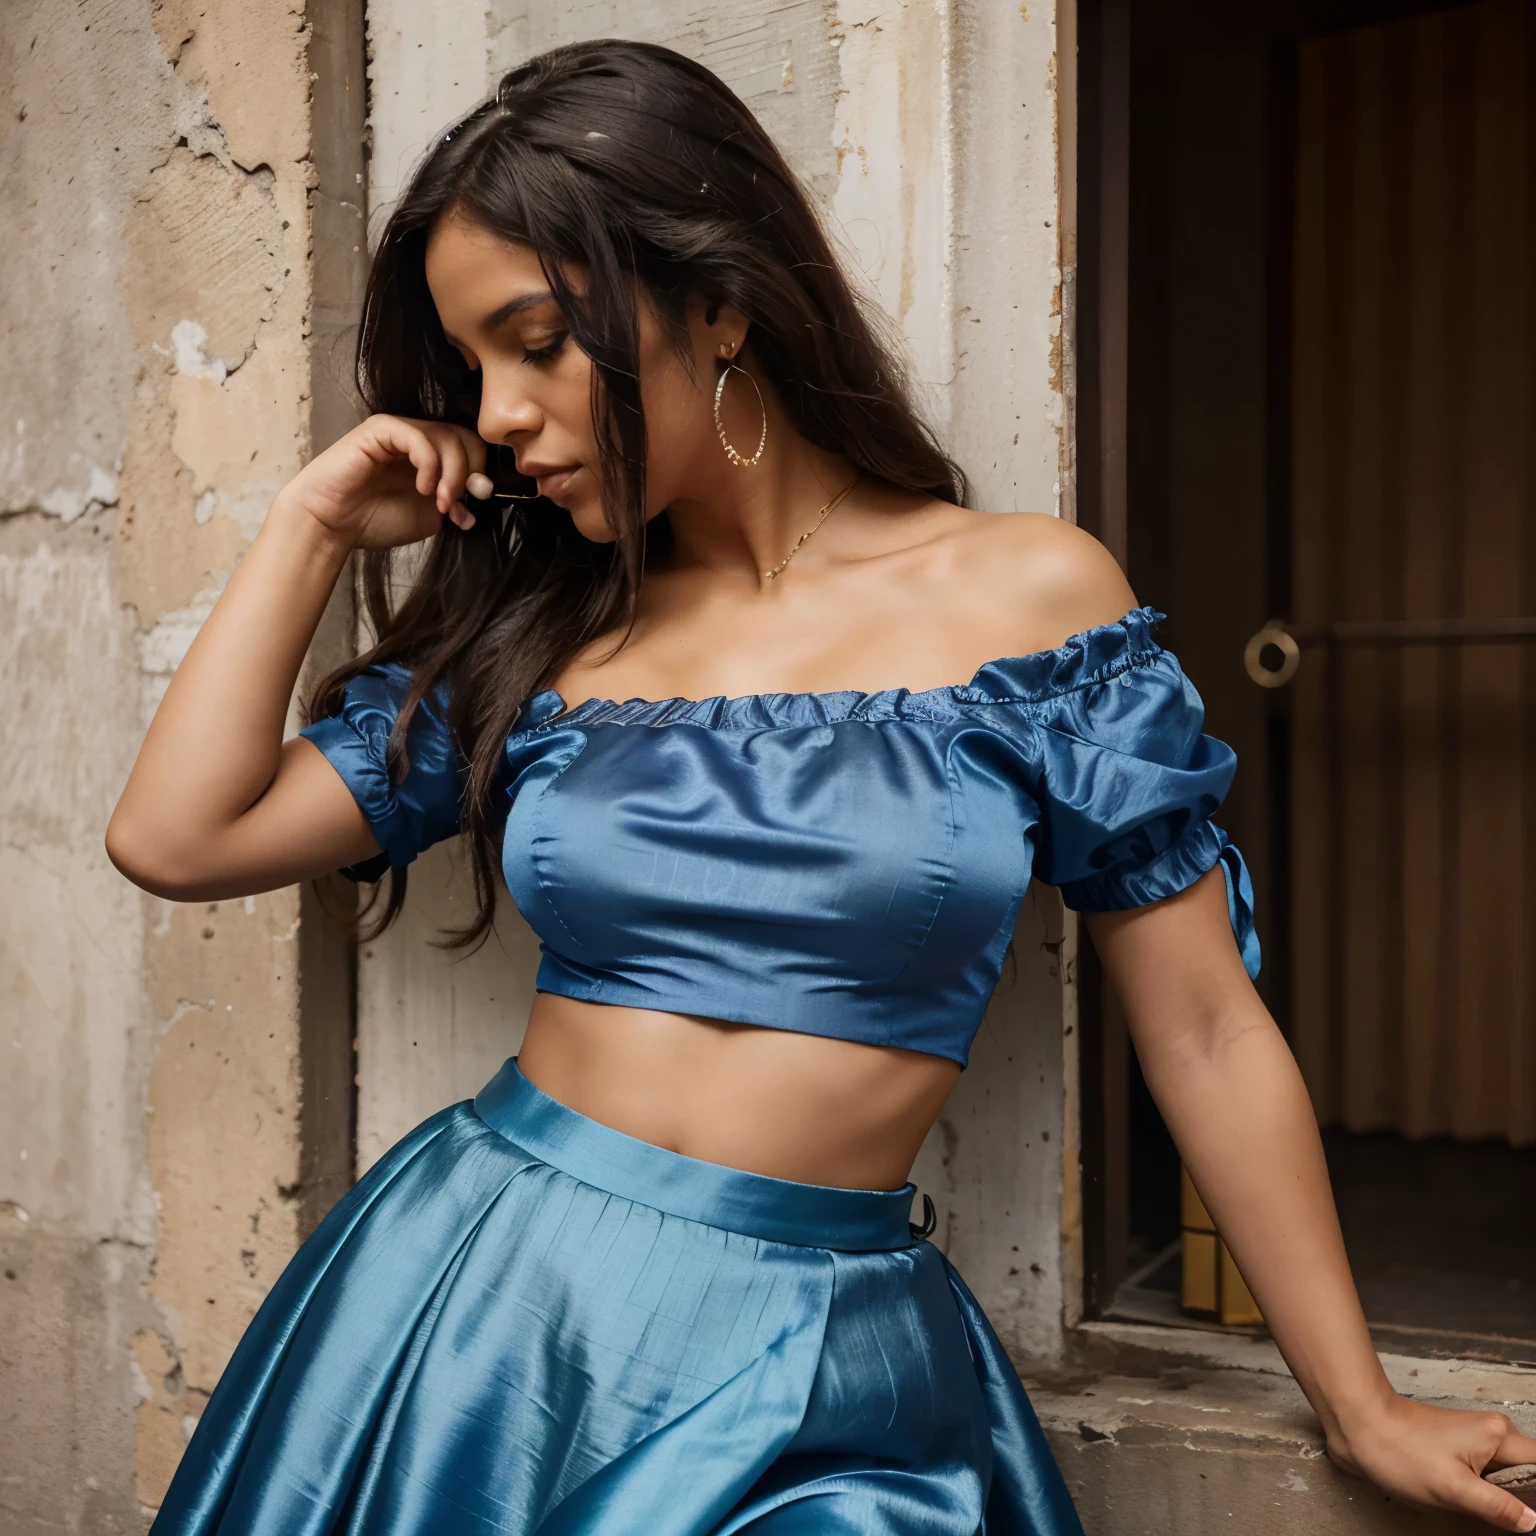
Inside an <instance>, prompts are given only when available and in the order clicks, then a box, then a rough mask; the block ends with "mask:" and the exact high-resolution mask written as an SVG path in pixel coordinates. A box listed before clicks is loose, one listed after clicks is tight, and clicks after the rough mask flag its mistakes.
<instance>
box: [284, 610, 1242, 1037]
mask: <svg viewBox="0 0 1536 1536" xmlns="http://www.w3.org/2000/svg"><path fill="white" fill-rule="evenodd" d="M1161 617H1162V615H1161V614H1158V613H1156V612H1154V611H1153V610H1152V609H1149V608H1139V609H1135V610H1133V611H1132V612H1131V613H1129V614H1127V615H1126V616H1125V618H1123V619H1121V620H1120V621H1119V622H1118V623H1115V624H1105V625H1101V626H1099V627H1098V628H1096V629H1090V630H1086V631H1084V632H1083V633H1082V634H1080V635H1075V636H1073V637H1072V639H1070V640H1068V641H1067V642H1066V644H1064V645H1062V646H1061V647H1059V648H1058V649H1056V650H1053V651H1042V652H1039V653H1036V654H1035V655H1031V656H1018V657H1011V658H1007V659H1004V660H1000V661H992V662H988V663H986V664H985V665H984V666H982V667H981V668H980V669H979V670H978V671H977V672H976V675H975V676H974V677H973V678H972V679H971V681H970V682H969V683H966V684H964V685H962V686H952V687H945V688H931V689H927V690H924V691H923V692H918V693H914V692H910V691H909V690H907V689H891V690H888V691H886V692H883V693H857V692H837V693H810V694H808V693H774V694H756V695H752V696H750V697H746V698H734V699H727V698H713V699H703V700H690V699H665V700H660V701H646V700H640V699H632V700H630V701H629V702H628V703H624V704H617V703H613V702H611V701H609V700H602V699H589V700H588V701H587V702H586V703H584V704H578V705H576V706H575V708H567V707H566V704H565V702H564V700H562V699H561V697H560V695H559V694H558V693H556V692H554V691H553V690H549V691H545V692H542V693H539V694H536V695H535V696H534V697H533V698H532V699H531V700H530V701H529V704H528V707H527V709H526V710H525V711H524V714H523V717H522V719H521V720H520V722H519V724H518V728H517V729H516V730H515V731H514V732H513V733H512V735H511V736H510V737H509V738H508V740H507V746H506V774H505V779H504V781H503V783H502V786H501V787H500V788H499V789H498V795H501V794H504V795H505V797H506V799H505V812H506V834H505V838H504V842H503V855H502V859H503V862H502V868H503V872H504V873H505V875H506V881H507V887H508V889H509V890H510V891H511V893H512V897H513V899H514V901H515V902H516V903H517V906H518V909H519V910H520V911H521V912H522V914H523V916H524V917H525V918H526V919H527V920H528V922H529V923H530V924H531V925H532V927H533V929H534V931H535V932H536V933H537V934H538V935H539V938H540V939H541V940H542V943H541V946H540V949H541V954H542V957H543V958H542V962H541V964H540V966H539V973H538V979H537V986H538V988H539V990H541V991H545V992H556V993H559V994H561V995H563V996H565V997H572V998H577V999H580V1000H582V1001H585V1002H594V1003H610V1004H623V1005H627V1006H630V1007H635V1008H655V1009H661V1010H664V1011H667V1012H672V1013H690V1014H698V1015H703V1016H705V1017H709V1018H716V1019H728V1020H733V1021H735V1022H738V1023H743V1024H760V1025H765V1026H769V1027H772V1028H777V1029H790V1030H797V1031H801V1032H803V1033H807V1034H815V1035H830V1036H833V1037H835V1038H838V1039H844V1040H859V1041H866V1042H869V1043H871V1044H875V1045H893V1046H900V1047H903V1048H904V1049H907V1050H912V1051H922V1052H926V1053H929V1054H932V1055H936V1056H945V1057H949V1058H950V1059H952V1060H954V1061H957V1062H960V1063H961V1064H962V1065H964V1063H965V1060H966V1055H967V1052H968V1050H969V1048H970V1043H971V1040H972V1038H973V1037H974V1035H975V1033H976V1029H977V1027H978V1025H979V1024H980V1022H981V1015H982V1010H983V1009H984V1008H985V1006H986V1003H987V999H988V998H989V997H990V996H991V993H992V989H993V987H994V986H995V985H996V982H997V978H998V975H999V972H1000V970H1001V967H1002V962H1003V954H1004V951H1005V950H1006V948H1007V945H1008V940H1009V937H1010V936H1011V934H1012V931H1013V925H1014V920H1015V917H1016V915H1017V913H1018V909H1019V903H1020V902H1021V901H1022V899H1023V896H1024V892H1025V889H1026V887H1027V886H1028V885H1029V882H1030V879H1031V878H1032V877H1033V876H1038V877H1039V878H1040V879H1042V880H1044V881H1046V882H1047V883H1048V884H1051V885H1055V886H1059V887H1060V888H1061V892H1062V895H1063V897H1064V898H1065V900H1066V902H1067V904H1068V905H1069V906H1071V907H1073V908H1076V909H1078V910H1084V911H1109V910H1116V909H1122V908H1127V907H1137V906H1144V905H1146V904H1147V903H1149V902H1153V901H1157V900H1159V899H1160V898H1162V897H1164V896H1169V895H1172V894H1173V893H1174V892H1176V891H1180V890H1183V889H1184V888H1185V887H1186V886H1188V885H1190V884H1191V883H1193V882H1194V881H1195V880H1196V879H1198V878H1199V877H1200V876H1201V875H1202V874H1204V873H1205V872H1206V871H1207V870H1209V869H1211V868H1213V867H1214V866H1215V865H1217V864H1218V863H1219V864H1221V866H1222V868H1223V872H1224V873H1225V875H1226V881H1227V894H1228V908H1229V912H1230V915H1231V918H1232V927H1233V931H1234V934H1235V935H1236V938H1237V942H1238V946H1239V948H1240V950H1241V952H1242V956H1243V961H1244V963H1245V965H1246V966H1247V968H1248V971H1249V974H1250V975H1256V974H1257V972H1258V963H1259V950H1258V942H1257V939H1256V938H1255V935H1254V931H1253V915H1252V902H1253V893H1252V887H1251V885H1250V883H1249V880H1248V874H1247V870H1246V869H1245V867H1244V865H1243V861H1242V857H1241V855H1240V854H1239V853H1238V851H1237V849H1236V848H1235V847H1233V846H1232V844H1231V843H1230V842H1229V841H1228V840H1227V837H1226V835H1225V834H1224V833H1223V832H1221V831H1220V830H1219V829H1218V828H1217V827H1215V826H1213V825H1212V823H1211V819H1210V818H1211V816H1212V815H1213V813H1214V812H1215V811H1216V809H1217V807H1218V806H1219V805H1220V804H1221V801H1222V798H1223V796H1224V795H1225V794H1226V792H1227V788H1228V786H1229V785H1230V784H1231V782H1232V775H1233V772H1234V770H1235V768H1236V758H1235V756H1234V754H1233V753H1232V750H1231V749H1230V748H1229V747H1227V746H1225V745H1224V744H1223V743H1221V742H1219V741H1216V740H1214V739H1213V738H1211V737H1209V736H1205V735H1202V734H1201V725H1202V722H1203V719H1204V710H1203V708H1202V706H1201V703H1200V698H1199V696H1198V694H1196V692H1195V690H1194V688H1193V687H1192V686H1191V685H1190V683H1189V681H1188V680H1187V679H1186V678H1185V676H1184V674H1183V672H1182V671H1181V669H1180V667H1179V664H1178V662H1177V661H1176V660H1175V659H1174V657H1173V656H1172V655H1171V654H1170V653H1169V652H1167V651H1165V650H1163V649H1162V648H1161V647H1159V646H1158V645H1157V643H1156V641H1155V640H1154V639H1153V638H1152V629H1153V626H1154V624H1155V623H1156V622H1157V621H1158V620H1159V619H1160V618H1161ZM408 680H409V673H408V670H407V669H406V668H405V667H404V666H402V665H399V664H390V665H385V666H381V667H376V668H372V669H370V670H369V671H367V672H365V673H364V674H362V675H361V676H359V677H357V678H355V679H354V680H353V681H352V682H351V683H350V684H349V685H348V687H347V690H346V694H345V697H344V699H343V702H342V705H341V710H340V713H339V714H336V715H334V716H332V717H330V718H327V719H324V720H319V721H316V722H315V724H313V725H311V726H310V727H309V728H308V729H307V730H306V731H305V732H304V735H305V736H307V737H308V738H309V739H310V741H312V742H313V743H314V744H315V745H316V746H317V747H319V749H320V750H321V751H322V752H323V753H324V754H325V755H326V757H327V758H328V759H329V760H330V761H331V763H332V764H333V765H334V766H335V768H336V770H337V772H338V773H340V775H341V776H342V778H343V779H344V780H345V781H346V783H347V786H348V787H349V788H350V789H351V791H352V793H353V794H354V795H355V796H356V798H357V801H358V803H359V805H360V806H361V807H362V809H363V812H364V814H365V815H366V816H367V818H368V821H369V823H370V825H371V826H372V828H373V831H374V835H375V836H376V837H377V838H378V841H379V846H380V847H381V848H382V849H383V850H384V851H383V854H382V855H380V856H379V857H378V858H377V859H375V860H372V861H370V863H369V864H367V865H363V866H359V867H358V868H357V869H356V870H354V871H349V873H353V874H355V875H357V876H358V877H360V878H365V879H375V878H378V877H379V876H380V875H381V874H382V873H383V871H384V869H385V868H395V869H400V868H403V867H404V866H405V865H407V864H409V863H410V862H411V860H412V859H414V858H415V857H416V855H417V854H418V853H419V852H421V850H422V849H424V848H427V847H429V846H430V845H431V844H433V843H435V842H438V841H439V840H440V839H442V838H445V837H448V836H451V835H452V834H453V833H454V832H455V831H457V829H458V825H459V800H460V796H461V793H462V790H463V785H464V763H463V760H462V758H461V757H460V755H459V753H458V752H457V751H456V749H455V746H454V743H453V741H452V740H451V738H450V736H449V733H448V729H447V726H446V724H445V721H444V714H443V700H442V699H441V698H439V699H436V700H429V701H427V702H426V703H425V704H424V705H423V706H422V708H420V709H419V710H418V711H417V713H416V715H415V717H414V718H413V720H412V722H411V728H410V731H409V734H408V739H407V748H408V757H409V761H410V767H409V771H408V773H407V774H406V775H405V777H404V781H403V782H401V783H392V782H391V779H390V774H389V772H388V771H387V769H386V766H385V747H386V744H387V742H388V739H389V734H390V730H391V727H392V726H393V724H394V721H395V719H396V716H397V713H398V710H399V707H400V705H401V704H402V703H403V701H404V698H405V695H406V690H407V686H408Z"/></svg>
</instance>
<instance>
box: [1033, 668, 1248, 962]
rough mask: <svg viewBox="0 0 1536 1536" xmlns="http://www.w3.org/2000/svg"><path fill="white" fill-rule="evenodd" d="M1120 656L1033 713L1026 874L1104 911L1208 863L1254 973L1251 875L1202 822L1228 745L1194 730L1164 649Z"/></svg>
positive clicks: (1077, 904)
mask: <svg viewBox="0 0 1536 1536" xmlns="http://www.w3.org/2000/svg"><path fill="white" fill-rule="evenodd" d="M1122 659H1123V662H1124V663H1125V664H1123V665H1121V666H1120V667H1118V668H1113V669H1111V670H1110V671H1109V673H1108V674H1107V675H1101V676H1100V677H1098V678H1095V679H1093V680H1090V681H1088V682H1087V683H1085V684H1084V685H1083V686H1080V687H1075V688H1070V689H1067V690H1064V691H1063V692H1061V693H1059V694H1057V695H1056V696H1055V697H1053V698H1051V699H1049V700H1047V701H1045V702H1044V703H1043V704H1042V707H1041V709H1040V711H1039V713H1038V714H1037V716H1036V727H1037V741H1038V751H1039V754H1040V755H1039V765H1038V772H1039V800H1040V809H1041V822H1040V830H1039V834H1038V845H1037V848H1036V859H1035V870H1036V873H1037V874H1038V875H1039V877H1040V878H1041V879H1042V880H1044V881H1046V882H1047V884H1050V885H1055V886H1058V887H1059V888H1060V890H1061V893H1062V898H1063V899H1064V900H1065V902H1066V903H1067V905H1068V906H1069V907H1072V908H1073V909H1074V910H1076V911H1080V912H1114V911H1123V910H1125V909H1127V908H1130V907H1142V906H1147V905H1149V904H1150V903H1152V902H1154V901H1160V900H1161V899H1162V898H1163V897H1165V896H1171V895H1173V894H1175V893H1176V892H1178V891H1182V890H1184V889H1185V888H1186V887H1187V886H1190V885H1193V884H1194V882H1195V881H1196V880H1198V879H1199V878H1200V876H1201V875H1203V874H1205V873H1206V872H1207V871H1208V870H1210V869H1213V868H1214V867H1215V866H1216V865H1218V864H1220V866H1221V870H1222V874H1223V876H1224V877H1225V880H1226V887H1227V912H1228V916H1229V917H1230V919H1231V922H1232V932H1233V936H1234V937H1235V938H1236V940H1237V946H1238V949H1239V951H1240V952H1241V954H1242V957H1243V965H1244V967H1245V969H1246V970H1247V972H1248V974H1249V976H1257V975H1258V972H1259V941H1258V936H1257V934H1256V933H1255V931H1254V921H1253V884H1252V881H1251V880H1250V878H1249V875H1248V870H1247V867H1246V865H1245V864H1244V862H1243V856H1242V854H1241V853H1239V852H1238V850H1237V848H1236V847H1235V846H1234V844H1233V843H1232V841H1231V839H1230V838H1229V837H1228V836H1227V834H1226V833H1225V832H1223V831H1222V830H1221V829H1220V828H1219V827H1217V826H1216V825H1215V824H1214V823H1213V822H1212V820H1211V818H1212V817H1213V816H1214V815H1215V814H1216V811H1217V810H1218V809H1219V807H1220V805H1221V803H1222V801H1223V799H1224V798H1225V797H1226V793H1227V790H1228V789H1229V788H1230V787H1231V784H1232V778H1233V775H1234V773H1235V772H1236V770H1237V757H1236V754H1235V753H1234V752H1233V751H1232V749H1231V748H1230V747H1229V746H1227V745H1226V743H1225V742H1221V741H1217V740H1216V739H1215V738H1214V737H1211V736H1207V735H1205V734H1204V733H1203V731H1202V726H1203V725H1204V721H1205V708H1204V705H1203V704H1202V703H1201V701H1200V695H1199V694H1198V693H1196V692H1195V689H1194V686H1193V685H1192V684H1191V683H1190V681H1189V679H1188V678H1187V677H1185V675H1184V672H1183V670H1182V668H1181V667H1180V666H1179V664H1178V661H1177V660H1176V659H1175V658H1174V657H1173V656H1172V655H1171V654H1170V653H1169V652H1167V651H1164V650H1162V649H1160V648H1159V647H1157V646H1155V645H1149V646H1148V648H1147V649H1146V650H1143V651H1140V652H1139V653H1136V654H1132V655H1127V656H1125V657H1124V658H1122Z"/></svg>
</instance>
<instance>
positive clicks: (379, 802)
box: [299, 662, 465, 880]
mask: <svg viewBox="0 0 1536 1536" xmlns="http://www.w3.org/2000/svg"><path fill="white" fill-rule="evenodd" d="M410 686H411V671H410V668H409V667H407V666H405V665H403V664H402V663H400V662H386V663H383V664H382V665H378V666H372V667H369V668H368V669H367V670H366V671H364V672H361V673H359V674H358V676H356V677H354V678H353V679H352V681H351V682H349V683H348V684H347V687H346V691H345V693H344V694H343V696H342V702H341V708H340V710H339V711H338V712H337V713H336V714H334V715H329V716H327V717H326V718H325V719H323V720H316V721H315V723H314V724H313V725H310V726H306V727H305V729H304V730H303V731H301V732H300V733H299V734H300V735H302V736H304V737H305V738H306V739H307V740H309V741H311V742H313V743H314V745H315V746H317V747H318V748H319V749H320V750H321V752H323V753H324V754H325V756H326V759H327V760H328V761H329V763H330V764H331V766H332V767H333V768H334V769H335V770H336V772H337V773H339V774H340V775H341V778H342V781H343V782H344V783H345V784H346V786H347V788H348V789H349V790H351V791H352V796H353V798H354V799H355V800H356V801H357V803H358V805H359V807H360V808H361V809H362V812H363V815H364V816H366V817H367V818H368V825H369V826H370V827H372V828H373V835H374V836H375V837H376V838H377V839H378V842H379V847H380V848H382V849H383V852H382V853H380V854H378V855H376V856H375V857H374V858H371V859H368V860H365V861H364V862H363V863H361V864H355V865H353V866H352V867H351V868H349V869H344V870H343V871H342V873H343V874H344V875H348V876H350V877H351V878H352V879H354V880H377V879H379V878H381V877H382V875H383V874H384V872H385V871H386V870H389V869H404V868H405V866H406V865H407V864H409V863H410V862H411V861H412V860H413V859H414V858H415V857H416V855H417V854H419V853H422V852H424V851H425V850H426V849H428V848H430V847H431V846H432V844H433V843H438V842H441V841H442V840H443V839H444V838H447V837H452V836H453V835H454V833H456V832H457V831H458V830H459V807H460V801H461V799H462V796H463V791H464V780H465V764H464V762H463V759H462V758H461V757H460V755H459V752H458V750H457V748H456V746H455V744H454V741H453V737H452V734H451V733H450V731H449V729H448V722H447V719H446V715H445V707H446V702H447V701H446V698H445V697H443V695H442V691H441V690H440V689H439V690H438V691H437V692H436V693H434V694H432V695H429V696H428V697H427V698H425V699H423V700H422V701H421V704H420V705H419V707H418V708H417V710H416V713H415V714H414V715H413V716H412V717H411V724H410V727H409V729H408V731H407V732H406V743H405V745H406V756H407V758H408V759H409V763H410V767H409V771H408V772H407V773H406V775H405V777H404V778H403V779H402V780H401V781H400V782H398V783H396V782H394V780H393V779H392V778H391V776H390V772H389V767H388V762H387V757H386V754H387V752H388V748H389V735H390V732H391V731H392V730H393V729H394V725H395V721H396V720H397V719H398V718H399V715H400V710H401V708H402V707H403V706H404V704H405V700H406V697H407V695H408V694H409V692H410Z"/></svg>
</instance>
